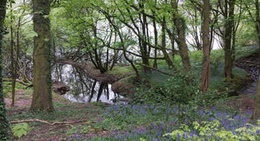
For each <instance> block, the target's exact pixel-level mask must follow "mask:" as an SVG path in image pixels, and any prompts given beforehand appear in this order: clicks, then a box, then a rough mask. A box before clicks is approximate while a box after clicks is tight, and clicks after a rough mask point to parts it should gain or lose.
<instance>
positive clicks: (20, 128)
mask: <svg viewBox="0 0 260 141" xmlns="http://www.w3.org/2000/svg"><path fill="white" fill-rule="evenodd" d="M29 131H30V126H29V124H28V123H18V124H15V125H13V126H12V132H13V135H14V136H15V137H18V138H21V137H22V136H25V135H27V134H28V133H29Z"/></svg>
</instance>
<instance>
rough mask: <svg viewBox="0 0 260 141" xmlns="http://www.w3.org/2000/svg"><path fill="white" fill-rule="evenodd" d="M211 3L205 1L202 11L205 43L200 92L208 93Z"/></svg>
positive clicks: (207, 0) (203, 39)
mask: <svg viewBox="0 0 260 141" xmlns="http://www.w3.org/2000/svg"><path fill="white" fill-rule="evenodd" d="M209 23H210V2H209V0H203V9H202V28H201V30H202V41H203V45H202V47H203V58H204V60H203V70H202V75H201V85H200V90H201V91H202V92H206V91H207V90H208V88H209V80H210V39H209V37H210V35H209V33H210V31H209Z"/></svg>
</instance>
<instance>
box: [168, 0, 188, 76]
mask: <svg viewBox="0 0 260 141" xmlns="http://www.w3.org/2000/svg"><path fill="white" fill-rule="evenodd" d="M171 4H172V8H173V9H174V11H173V13H172V19H173V22H174V25H175V27H176V30H177V35H178V37H177V39H176V42H177V44H178V48H179V50H180V55H181V58H182V63H183V66H184V69H185V70H186V71H190V70H191V64H190V57H189V49H188V46H187V43H186V39H185V28H186V27H185V23H184V19H182V18H181V17H180V15H179V13H178V3H177V1H176V0H171Z"/></svg>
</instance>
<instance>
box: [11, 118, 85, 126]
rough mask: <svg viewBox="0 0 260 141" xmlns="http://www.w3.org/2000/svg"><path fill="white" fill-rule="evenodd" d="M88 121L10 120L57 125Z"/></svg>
mask: <svg viewBox="0 0 260 141" xmlns="http://www.w3.org/2000/svg"><path fill="white" fill-rule="evenodd" d="M83 121H86V119H84V120H77V121H67V122H48V121H46V120H40V119H25V120H16V121H10V123H11V124H15V123H23V122H40V123H45V124H48V125H56V124H73V123H80V122H83Z"/></svg>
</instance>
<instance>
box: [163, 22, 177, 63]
mask: <svg viewBox="0 0 260 141" xmlns="http://www.w3.org/2000/svg"><path fill="white" fill-rule="evenodd" d="M161 24H162V47H161V49H162V52H163V56H164V58H165V61H166V63H167V65H168V66H169V68H174V66H173V62H172V60H171V58H170V56H169V54H168V53H167V51H166V20H165V17H163V20H162V23H161Z"/></svg>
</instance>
